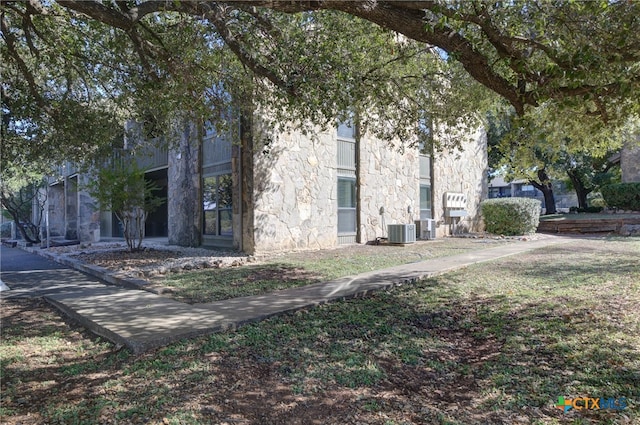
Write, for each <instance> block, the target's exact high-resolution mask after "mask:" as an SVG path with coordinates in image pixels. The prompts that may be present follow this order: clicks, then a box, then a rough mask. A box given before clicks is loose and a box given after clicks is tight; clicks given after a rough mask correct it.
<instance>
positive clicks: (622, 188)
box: [601, 183, 640, 211]
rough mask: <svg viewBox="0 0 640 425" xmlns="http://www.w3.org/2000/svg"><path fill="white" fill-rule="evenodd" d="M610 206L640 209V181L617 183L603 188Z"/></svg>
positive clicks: (623, 208) (632, 209)
mask: <svg viewBox="0 0 640 425" xmlns="http://www.w3.org/2000/svg"><path fill="white" fill-rule="evenodd" d="M601 192H602V197H603V198H604V200H605V202H606V203H607V206H608V207H609V208H618V209H621V210H631V211H640V183H617V184H610V185H608V186H603V187H602V189H601Z"/></svg>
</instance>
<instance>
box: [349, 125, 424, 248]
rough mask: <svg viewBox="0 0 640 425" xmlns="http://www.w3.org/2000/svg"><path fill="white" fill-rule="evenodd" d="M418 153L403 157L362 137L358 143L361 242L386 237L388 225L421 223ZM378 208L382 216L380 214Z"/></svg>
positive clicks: (395, 150) (371, 139)
mask: <svg viewBox="0 0 640 425" xmlns="http://www.w3.org/2000/svg"><path fill="white" fill-rule="evenodd" d="M418 158H419V155H418V151H417V149H409V148H407V149H406V150H405V151H404V153H403V152H399V151H398V149H397V148H395V147H391V146H389V145H388V144H387V143H386V142H383V141H380V140H377V139H375V138H373V137H367V136H365V137H364V138H363V140H362V141H361V143H360V183H361V186H360V194H359V195H360V205H361V209H360V222H361V226H360V242H362V243H366V242H370V241H374V240H375V239H376V238H377V237H387V236H388V235H387V225H389V224H411V223H413V222H414V220H419V219H420V178H419V177H420V164H419V161H418ZM381 208H383V209H384V212H383V213H382V214H381Z"/></svg>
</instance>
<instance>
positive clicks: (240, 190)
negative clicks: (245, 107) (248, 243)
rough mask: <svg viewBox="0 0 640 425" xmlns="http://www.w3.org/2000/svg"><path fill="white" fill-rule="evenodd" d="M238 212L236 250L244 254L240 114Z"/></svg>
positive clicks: (239, 126)
mask: <svg viewBox="0 0 640 425" xmlns="http://www.w3.org/2000/svg"><path fill="white" fill-rule="evenodd" d="M238 135H239V137H238V141H239V144H238V183H239V184H238V200H239V202H238V204H239V205H238V206H239V208H238V212H239V214H240V220H239V222H240V226H239V227H240V238H239V244H238V248H239V250H240V252H244V214H243V213H244V210H243V208H242V203H243V202H244V190H243V187H244V173H243V171H242V170H243V169H242V162H243V161H244V158H243V154H244V151H243V149H242V137H243V134H242V112H240V119H239V120H238Z"/></svg>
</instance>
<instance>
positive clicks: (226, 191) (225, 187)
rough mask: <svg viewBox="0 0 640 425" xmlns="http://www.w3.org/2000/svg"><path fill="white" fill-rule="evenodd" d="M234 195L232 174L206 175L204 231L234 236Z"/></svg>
mask: <svg viewBox="0 0 640 425" xmlns="http://www.w3.org/2000/svg"><path fill="white" fill-rule="evenodd" d="M232 196H233V183H232V180H231V174H223V175H220V176H212V177H205V179H204V185H203V196H202V201H203V202H202V204H203V205H202V206H203V209H204V213H203V220H204V223H203V226H202V229H203V230H202V232H203V233H204V234H205V235H212V236H232V235H233V222H232V211H231V206H232Z"/></svg>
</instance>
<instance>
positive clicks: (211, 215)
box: [204, 210, 218, 235]
mask: <svg viewBox="0 0 640 425" xmlns="http://www.w3.org/2000/svg"><path fill="white" fill-rule="evenodd" d="M204 234H205V235H217V234H218V213H217V212H216V211H215V210H209V211H207V210H205V211H204Z"/></svg>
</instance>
